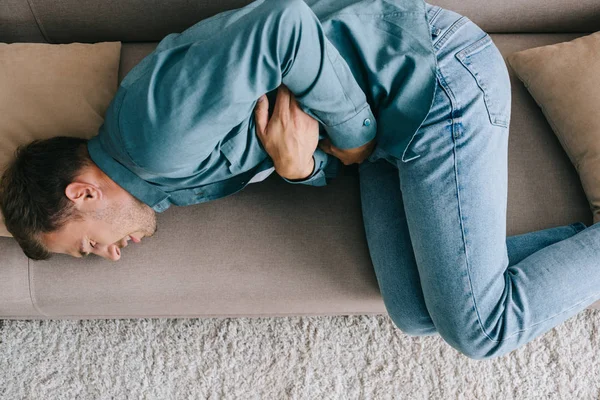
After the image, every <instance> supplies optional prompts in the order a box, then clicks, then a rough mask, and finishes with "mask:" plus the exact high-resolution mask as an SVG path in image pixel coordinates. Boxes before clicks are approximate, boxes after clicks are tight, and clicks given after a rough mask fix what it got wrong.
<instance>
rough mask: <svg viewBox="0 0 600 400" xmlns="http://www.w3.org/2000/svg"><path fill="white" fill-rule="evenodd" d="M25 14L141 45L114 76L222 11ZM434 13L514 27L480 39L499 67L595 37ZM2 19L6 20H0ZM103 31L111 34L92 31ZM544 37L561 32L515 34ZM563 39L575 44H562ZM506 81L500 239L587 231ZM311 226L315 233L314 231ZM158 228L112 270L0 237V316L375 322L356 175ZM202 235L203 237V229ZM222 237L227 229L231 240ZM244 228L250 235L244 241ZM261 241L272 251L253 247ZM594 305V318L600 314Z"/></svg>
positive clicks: (542, 127)
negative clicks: (508, 109) (507, 129)
mask: <svg viewBox="0 0 600 400" xmlns="http://www.w3.org/2000/svg"><path fill="white" fill-rule="evenodd" d="M8 1H9V2H13V3H15V4H17V3H18V1H17V0H8ZM19 1H20V0H19ZM22 1H23V2H25V0H22ZM31 3H32V5H33V6H34V8H35V10H36V14H38V15H42V16H44V17H45V18H46V19H45V20H43V21H42V25H43V26H44V27H45V28H48V29H47V30H46V32H49V33H50V39H52V40H58V39H60V38H62V39H64V40H68V39H71V41H73V40H77V41H85V40H96V39H97V37H99V35H105V36H107V37H108V36H110V37H112V38H114V39H115V40H123V41H130V40H131V38H135V40H139V41H143V42H144V43H124V44H123V46H122V57H121V60H120V70H119V79H122V78H123V76H125V74H126V73H127V71H128V70H129V69H131V68H132V67H133V66H134V65H135V64H136V63H137V62H139V61H140V60H141V59H142V58H143V57H144V56H145V55H146V54H148V53H149V52H150V51H152V49H153V48H154V47H155V46H156V43H151V42H152V41H155V40H159V39H160V38H161V37H158V36H160V35H163V34H165V33H168V32H171V31H177V30H182V29H184V28H185V26H186V25H191V24H192V23H193V22H194V21H196V20H197V19H198V16H197V14H196V15H193V12H192V11H190V10H191V9H196V10H209V11H208V12H206V16H208V15H209V14H210V13H211V12H212V13H216V12H218V11H220V10H224V9H227V8H233V6H231V7H230V5H231V4H233V3H229V2H227V1H225V2H221V3H219V4H218V5H217V4H216V3H213V2H210V3H209V2H208V1H204V2H187V1H175V0H171V1H169V2H165V3H163V2H159V1H157V0H153V1H144V2H141V1H137V0H128V1H126V2H125V1H122V2H117V1H105V2H103V3H102V6H101V5H99V4H101V3H100V2H97V1H92V0H85V1H83V2H77V3H75V2H72V3H71V2H66V1H64V0H63V1H49V0H48V1H45V0H44V2H41V1H39V0H33V1H31ZM432 3H434V4H439V5H441V6H443V7H447V8H450V9H453V10H456V11H457V12H461V13H463V14H465V15H467V16H469V17H470V18H472V19H473V20H474V21H476V22H477V23H479V24H481V25H482V27H484V29H487V30H489V31H492V30H493V29H500V28H503V29H504V28H506V30H505V31H503V32H511V30H512V32H513V33H507V34H494V35H492V38H493V40H494V41H495V43H496V44H497V45H498V47H499V48H500V50H501V51H502V53H503V54H504V55H505V56H506V55H508V54H510V53H512V52H515V51H520V50H524V49H528V48H533V47H538V46H544V45H548V44H553V43H559V42H564V41H568V40H572V39H575V38H577V37H580V36H583V35H584V34H585V32H592V31H595V30H598V29H600V27H597V24H598V22H599V21H600V18H598V17H599V16H600V10H599V7H600V4H599V3H598V2H597V1H596V0H582V1H580V2H575V3H573V2H565V1H562V0H548V1H544V0H510V1H502V2H500V1H494V2H480V1H476V0H463V1H459V0H447V1H442V0H439V1H432ZM5 4H6V3H5V2H3V3H2V4H1V5H0V13H4V12H5V10H6V8H2V7H3V6H4V5H5ZM67 5H70V6H71V7H73V9H72V10H70V11H69V12H67V10H65V7H67ZM173 5H176V7H174V6H173ZM240 6H241V4H240ZM53 7H54V9H52V8H53ZM206 7H208V9H207V8H206ZM211 7H214V8H211ZM167 8H168V9H169V10H167ZM76 10H77V11H76ZM45 12H52V14H53V16H52V18H55V20H54V21H51V19H49V16H47V15H45V14H44V13H45ZM203 12H204V11H203ZM15 15H16V14H15ZM121 15H123V16H121ZM148 15H152V18H153V19H152V21H148V20H147V18H148V17H147V16H148ZM0 16H2V18H4V17H3V14H0ZM13 17H15V16H14V15H11V18H13ZM138 18H139V20H141V21H143V22H139V21H138ZM42 19H43V18H42ZM2 21H4V19H2ZM136 21H137V22H136ZM182 21H183V22H182ZM109 22H110V23H112V24H113V25H112V27H108V26H107V27H104V28H103V30H102V29H100V30H98V28H99V27H101V26H102V24H106V23H109ZM9 25H10V24H9ZM11 26H13V27H14V24H13V25H11ZM7 29H8V28H7V25H6V24H0V40H4V41H9V40H8V39H6V38H7V37H10V38H11V40H13V39H14V40H16V41H18V40H20V41H29V39H26V38H25V39H18V38H19V35H20V34H21V33H23V34H25V33H24V31H22V32H21V31H19V32H17V31H14V32H12V33H10V35H9V32H8V31H7ZM11 29H12V28H11ZM36 29H37V27H36ZM551 31H557V32H563V33H560V34H551V33H548V34H546V33H545V34H539V33H528V34H515V33H514V32H551ZM569 31H571V32H582V33H575V34H573V33H566V32H569ZM90 32H96V33H94V34H90ZM113 32H114V33H113ZM53 35H56V37H54V36H53ZM153 36H156V38H155V39H152V37H153ZM128 38H129V39H128ZM146 42H148V43H146ZM511 81H512V84H513V86H512V93H513V111H512V121H511V133H510V135H511V136H510V142H509V171H508V172H509V190H508V221H507V228H508V234H509V235H512V234H519V233H524V232H528V231H531V230H537V229H543V228H547V227H552V226H558V225H566V224H570V223H572V222H575V221H582V222H584V223H586V224H588V225H589V224H590V223H591V213H590V211H589V208H588V203H587V200H586V197H585V194H584V192H583V190H582V188H581V184H580V183H579V179H578V175H577V172H576V170H575V168H574V167H573V166H572V164H571V163H570V161H569V158H568V157H567V155H566V153H565V152H564V150H563V149H562V147H561V145H560V143H559V141H558V140H557V138H556V136H555V135H554V134H553V132H552V129H551V128H550V126H549V124H548V122H547V120H546V118H545V117H544V115H543V113H542V112H541V110H540V108H539V107H538V106H537V104H536V103H535V101H534V100H533V98H532V97H531V95H530V94H529V93H528V92H527V89H526V88H525V87H524V85H523V84H522V83H521V82H520V81H519V79H518V78H517V77H516V76H515V75H514V73H513V71H511ZM334 204H335V209H336V210H337V212H335V213H334V212H332V210H333V209H334ZM315 221H319V222H320V224H319V225H318V226H319V229H318V230H317V229H316V227H317V225H316V224H315ZM158 223H159V230H158V232H157V234H156V235H155V237H153V238H147V241H146V240H145V241H144V243H141V244H140V245H137V246H136V245H132V246H129V247H127V248H126V249H125V250H124V256H123V260H122V261H120V262H119V263H118V264H112V263H109V262H106V261H104V260H101V259H98V258H97V257H90V258H89V259H86V260H79V259H77V260H76V259H71V258H69V257H67V256H56V258H54V259H53V260H52V261H50V262H48V263H46V262H33V261H29V262H28V260H27V259H26V258H25V256H24V255H23V254H22V252H21V251H20V249H19V247H18V245H17V244H16V242H15V241H14V239H12V238H3V237H0V270H1V271H2V275H1V278H2V279H0V281H2V284H3V285H4V286H2V287H0V316H1V317H3V318H33V317H35V318H66V317H71V318H117V317H125V316H128V317H150V316H152V317H161V316H163V317H166V316H168V317H177V316H188V317H203V316H214V315H218V316H226V315H228V316H260V315H265V316H266V315H268V316H273V315H302V314H305V315H306V314H310V315H318V314H355V313H358V314H360V313H365V314H367V313H383V312H385V308H384V305H383V302H382V300H381V297H380V295H379V291H378V287H377V282H376V279H375V275H374V273H373V270H372V266H371V263H370V259H369V255H368V249H367V246H366V241H365V238H364V232H363V228H362V217H361V211H360V203H359V192H358V179H357V177H356V176H354V175H351V176H344V177H341V178H338V180H336V181H334V182H333V183H332V184H331V185H330V186H328V187H326V188H310V187H296V186H293V185H288V184H285V183H284V182H282V181H281V180H279V179H278V178H277V177H276V176H272V177H270V178H269V179H267V180H266V181H264V182H262V183H260V184H258V185H252V186H250V187H249V188H247V189H246V190H244V191H242V192H240V193H238V194H236V195H234V196H231V197H228V198H225V199H221V200H219V201H216V202H212V203H206V204H200V205H197V206H191V207H183V208H172V209H169V210H167V212H165V213H164V214H162V215H160V216H159V220H158ZM208 225H210V226H212V227H213V229H212V230H210V231H208V230H207V229H206V226H208ZM233 226H235V227H236V229H231V228H232V227H233ZM248 231H251V232H253V233H254V235H252V236H248V235H247V232H248ZM321 235H323V236H327V237H328V241H327V246H325V245H324V244H323V243H321V242H322V240H320V236H321ZM242 238H245V239H242ZM266 242H269V243H270V245H269V246H265V245H264V244H265V243H266ZM196 243H203V246H198V245H197V244H196ZM224 255H227V257H224ZM6 288H12V289H10V290H7V289H6ZM551 295H552V294H549V296H551ZM596 307H597V308H600V303H596ZM36 313H37V315H36Z"/></svg>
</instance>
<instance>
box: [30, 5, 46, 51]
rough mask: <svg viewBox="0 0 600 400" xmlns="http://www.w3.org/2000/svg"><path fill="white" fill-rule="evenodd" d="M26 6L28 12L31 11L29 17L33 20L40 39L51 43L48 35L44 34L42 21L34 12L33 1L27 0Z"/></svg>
mask: <svg viewBox="0 0 600 400" xmlns="http://www.w3.org/2000/svg"><path fill="white" fill-rule="evenodd" d="M27 4H28V5H29V10H30V11H31V15H33V19H34V20H35V23H36V25H37V27H38V29H39V31H40V33H41V34H42V37H43V38H44V40H46V42H47V43H52V42H51V41H50V38H49V37H48V34H47V33H46V30H45V29H44V25H42V21H41V20H40V19H39V18H38V16H37V14H36V12H35V7H34V6H33V0H27Z"/></svg>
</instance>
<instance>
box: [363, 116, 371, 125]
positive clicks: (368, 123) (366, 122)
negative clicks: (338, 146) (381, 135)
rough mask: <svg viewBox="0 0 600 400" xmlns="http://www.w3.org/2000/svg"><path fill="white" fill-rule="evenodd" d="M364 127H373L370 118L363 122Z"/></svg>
mask: <svg viewBox="0 0 600 400" xmlns="http://www.w3.org/2000/svg"><path fill="white" fill-rule="evenodd" d="M363 125H364V126H369V125H371V120H370V119H369V118H365V120H364V121H363Z"/></svg>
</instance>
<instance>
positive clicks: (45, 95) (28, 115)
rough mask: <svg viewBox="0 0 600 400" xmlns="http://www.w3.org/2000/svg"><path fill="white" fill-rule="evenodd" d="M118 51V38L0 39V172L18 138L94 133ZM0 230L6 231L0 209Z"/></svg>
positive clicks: (113, 85)
mask: <svg viewBox="0 0 600 400" xmlns="http://www.w3.org/2000/svg"><path fill="white" fill-rule="evenodd" d="M120 54H121V43H120V42H107V43H97V44H83V43H72V44H59V45H55V44H38V43H15V44H5V43H0V115H2V118H0V175H1V174H2V172H3V171H4V169H5V168H6V165H7V164H8V162H9V161H10V160H11V159H12V158H13V157H14V152H15V150H16V148H17V147H18V146H19V145H21V144H25V143H29V142H31V141H32V140H34V139H47V138H50V137H54V136H73V137H83V138H91V137H92V136H94V135H96V134H97V133H98V128H99V127H100V125H101V124H102V121H103V117H104V113H105V112H106V109H107V108H108V105H109V103H110V101H111V100H112V98H113V97H114V95H115V93H116V90H117V85H118V74H119V60H120ZM0 236H10V234H9V233H8V231H7V230H6V228H5V226H4V223H2V218H1V215H0Z"/></svg>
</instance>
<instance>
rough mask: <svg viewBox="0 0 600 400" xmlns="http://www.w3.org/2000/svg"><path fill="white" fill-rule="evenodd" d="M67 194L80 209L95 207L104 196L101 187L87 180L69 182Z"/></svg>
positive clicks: (66, 189) (85, 209)
mask: <svg viewBox="0 0 600 400" xmlns="http://www.w3.org/2000/svg"><path fill="white" fill-rule="evenodd" d="M65 195H66V196H67V198H68V199H69V200H71V201H72V202H74V203H75V207H77V208H78V209H79V210H80V211H87V210H88V209H95V208H96V207H97V203H98V201H99V200H102V199H103V196H104V195H103V193H102V190H100V188H99V187H97V186H96V185H92V184H91V183H85V182H71V183H69V184H68V185H67V187H66V188H65Z"/></svg>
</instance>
